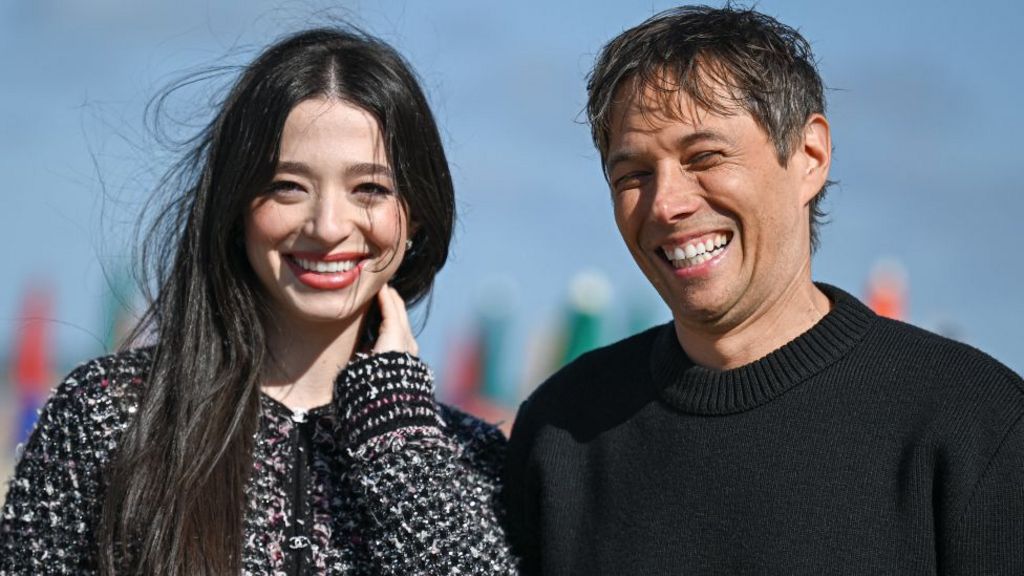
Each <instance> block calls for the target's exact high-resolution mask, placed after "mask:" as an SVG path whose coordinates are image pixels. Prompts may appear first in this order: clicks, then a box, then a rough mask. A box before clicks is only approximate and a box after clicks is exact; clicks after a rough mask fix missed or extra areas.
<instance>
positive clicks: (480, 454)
mask: <svg viewBox="0 0 1024 576" xmlns="http://www.w3.org/2000/svg"><path fill="white" fill-rule="evenodd" d="M438 415H439V416H440V417H441V420H443V421H444V423H445V430H446V431H447V432H448V434H449V435H450V436H451V437H452V439H453V440H454V441H455V443H456V445H457V446H458V447H459V449H460V451H461V453H462V458H463V459H465V460H467V461H469V462H470V463H471V464H472V465H473V466H474V467H477V468H480V469H481V470H482V471H483V472H485V473H487V475H488V476H492V477H496V476H497V475H498V474H499V473H500V471H501V467H502V466H503V465H504V460H505V447H506V444H507V443H508V441H507V440H506V439H505V435H504V434H502V432H501V430H499V429H498V428H497V427H496V426H494V425H493V424H488V423H487V422H484V421H483V420H481V419H479V418H477V417H476V416H473V415H471V414H467V413H466V412H463V411H462V410H459V409H458V408H455V407H453V406H449V405H447V404H443V403H440V402H439V403H438Z"/></svg>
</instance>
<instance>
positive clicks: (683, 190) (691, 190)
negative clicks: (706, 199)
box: [651, 166, 703, 224]
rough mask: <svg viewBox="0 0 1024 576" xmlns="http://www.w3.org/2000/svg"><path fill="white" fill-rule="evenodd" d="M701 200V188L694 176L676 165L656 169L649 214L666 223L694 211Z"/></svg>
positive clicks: (680, 218)
mask: <svg viewBox="0 0 1024 576" xmlns="http://www.w3.org/2000/svg"><path fill="white" fill-rule="evenodd" d="M701 202H703V190H702V188H701V187H700V183H699V182H697V180H696V179H695V178H693V177H692V176H690V175H688V174H686V173H685V172H684V171H683V170H681V169H679V168H678V167H676V166H673V167H671V168H666V169H662V170H658V173H657V174H656V176H655V179H654V190H653V199H652V201H651V214H652V215H653V216H654V218H656V219H657V220H659V221H661V222H664V223H666V224H671V223H674V222H678V221H679V220H682V219H684V218H686V217H687V216H690V215H691V214H693V213H695V212H696V211H697V210H698V209H699V208H700V205H701Z"/></svg>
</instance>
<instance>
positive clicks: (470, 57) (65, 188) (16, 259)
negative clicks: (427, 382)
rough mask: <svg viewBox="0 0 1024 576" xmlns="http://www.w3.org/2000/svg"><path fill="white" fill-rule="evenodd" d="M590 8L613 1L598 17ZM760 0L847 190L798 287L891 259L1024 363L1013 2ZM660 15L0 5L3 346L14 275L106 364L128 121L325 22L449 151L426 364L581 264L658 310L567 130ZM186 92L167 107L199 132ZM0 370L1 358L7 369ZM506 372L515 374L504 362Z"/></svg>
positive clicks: (576, 128)
mask: <svg viewBox="0 0 1024 576" xmlns="http://www.w3.org/2000/svg"><path fill="white" fill-rule="evenodd" d="M605 4H609V5H605ZM894 4H895V3H890V2H880V1H878V2H856V3H846V2H843V3H839V2H835V3H832V2H821V1H817V2H811V1H795V0H794V1H781V0H778V1H762V2H760V3H759V4H758V6H759V9H760V10H761V11H763V12H766V13H769V14H771V15H774V16H777V17H778V18H779V19H781V20H782V21H784V22H786V23H788V24H791V25H793V26H796V27H798V28H799V29H800V30H801V31H802V32H803V33H804V35H805V36H806V37H807V38H808V39H809V40H810V41H811V43H812V44H813V46H814V48H815V52H816V54H817V56H818V58H819V61H820V68H821V72H822V75H823V77H824V78H825V81H826V83H827V84H828V86H829V87H830V92H829V101H830V108H829V118H830V120H831V122H832V129H833V142H834V144H835V157H834V165H833V173H832V176H833V178H834V179H836V180H838V181H839V182H840V184H839V185H838V186H837V187H836V188H835V189H833V190H832V191H831V193H830V199H829V201H828V202H827V208H828V209H829V210H830V211H831V213H832V222H831V223H830V224H829V225H828V226H827V227H826V228H825V229H824V230H823V235H822V248H821V250H820V251H819V252H818V254H817V256H816V258H815V277H816V278H817V279H819V280H824V281H827V282H831V283H834V284H837V285H839V286H841V287H844V288H846V289H848V290H850V291H851V292H854V293H855V294H862V293H863V287H864V285H865V282H866V278H867V276H868V273H869V271H870V270H871V268H872V267H873V266H874V265H875V263H876V262H878V261H879V260H880V259H883V258H892V259H896V260H898V261H899V262H901V263H902V265H903V266H904V267H905V269H906V271H907V274H908V278H909V284H910V309H909V320H910V321H911V322H913V323H915V324H918V325H920V326H922V327H925V328H928V329H933V330H934V329H948V328H949V327H953V328H954V329H955V332H956V334H957V335H958V337H960V338H962V339H964V340H965V341H967V342H969V343H971V344H973V345H975V346H977V347H979V348H982V349H983V350H985V351H987V352H989V353H990V354H992V355H993V356H995V357H996V358H998V359H1000V360H1001V361H1003V362H1004V363H1007V364H1008V365H1010V366H1011V367H1012V368H1014V369H1015V370H1016V371H1018V372H1021V371H1024V322H1022V321H1024V300H1022V299H1021V298H1020V297H1019V296H1018V294H1019V293H1020V292H1021V288H1020V286H1022V285H1024V257H1022V256H1021V254H1020V244H1021V240H1024V232H1022V231H1021V230H1022V229H1021V226H1020V224H1019V222H1018V220H1019V218H1020V215H1021V214H1024V190H1022V187H1024V185H1022V184H1021V180H1020V177H1019V174H1018V173H1019V169H1020V165H1021V160H1022V159H1024V154H1022V152H1024V143H1022V140H1021V137H1020V134H1022V133H1024V113H1022V112H1021V110H1020V107H1019V102H1018V101H1019V94H1020V92H1021V91H1022V82H1024V67H1022V66H1021V65H1020V62H1022V61H1024V44H1022V43H1021V42H1020V41H1019V23H1020V22H1021V21H1022V20H1024V18H1022V17H1024V8H1022V7H1021V4H1019V3H1015V2H1008V1H1006V2H988V3H984V4H980V3H976V4H975V6H977V7H972V6H965V5H963V4H953V3H942V2H924V1H914V2H903V3H899V4H898V5H894ZM669 6H671V4H668V3H663V2H614V3H596V2H564V3H551V2H533V1H525V0H521V1H518V2H506V3H491V2H479V1H477V2H469V1H466V2H454V1H452V2H447V1H435V2H412V1H392V0H382V1H372V2H370V1H367V2H348V3H345V2H335V3H326V2H318V1H304V2H281V1H277V2H274V1H247V2H241V1H224V2H213V1H205V2H204V1H200V0H177V1H175V2H168V1H159V2H158V1H156V0H141V1H140V0H63V1H58V0H33V1H29V0H8V1H6V2H3V3H0V78H2V79H3V80H2V81H0V135H2V136H3V137H2V138H0V169H2V173H3V175H4V179H5V182H6V184H7V186H8V190H7V191H6V192H5V193H4V195H3V198H4V201H3V206H4V208H5V209H4V210H2V211H0V243H2V245H3V246H4V253H5V261H6V270H5V274H4V275H3V280H2V281H0V350H7V349H8V348H9V347H10V342H11V339H12V337H13V330H14V326H15V318H16V317H17V315H18V306H19V302H20V299H21V297H22V295H23V293H24V291H25V290H26V289H27V287H28V286H29V282H31V281H33V280H34V281H37V282H45V283H50V284H51V285H52V286H53V287H54V290H55V295H54V296H55V304H56V309H55V310H54V316H55V322H54V324H53V327H54V332H55V335H56V339H57V343H58V346H59V350H60V355H61V358H62V359H63V361H64V362H73V361H77V360H81V359H85V358H88V357H90V356H94V355H97V354H99V353H101V352H102V351H103V348H102V344H101V342H100V340H101V338H100V333H101V331H102V303H103V298H104V294H105V292H106V291H107V290H108V287H107V281H106V279H105V277H104V270H105V269H106V270H115V269H116V268H117V267H118V266H119V265H121V264H124V263H127V262H128V261H129V258H130V244H131V238H132V236H131V235H132V232H133V228H132V227H133V225H134V223H135V221H136V219H137V217H138V214H139V210H140V208H141V202H142V201H144V200H145V198H147V196H148V193H149V191H150V190H151V189H152V186H153V183H154V179H155V178H156V176H157V175H159V173H160V172H161V170H162V169H163V168H164V167H165V166H166V163H167V160H168V158H169V153H168V151H167V150H164V149H161V148H160V147H159V145H158V143H157V142H155V141H154V139H153V138H152V137H151V135H148V134H147V132H146V127H145V125H144V122H143V120H144V118H143V111H144V108H145V105H146V103H147V102H148V101H149V99H151V98H152V97H153V96H154V95H156V94H157V93H158V92H159V91H160V89H161V88H162V87H163V86H165V85H166V84H167V83H168V82H169V81H171V80H172V79H174V78H175V77H178V76H180V75H181V74H182V73H185V72H190V71H195V70H197V69H201V68H204V67H210V66H217V65H222V64H239V63H244V62H246V61H247V60H249V59H250V58H251V57H252V56H253V54H254V53H255V50H257V49H259V48H260V47H262V46H263V45H265V44H266V43H268V42H270V41H272V40H273V39H275V38H277V37H279V36H280V35H282V34H284V33H287V32H291V31H295V30H298V29H300V28H302V27H305V26H309V25H314V24H323V23H327V22H329V20H330V18H332V17H341V18H346V19H348V20H351V21H353V22H355V23H357V24H360V25H362V26H364V27H366V28H367V29H369V30H370V31H371V32H373V33H375V34H377V35H379V36H381V37H383V38H384V39H385V40H387V41H389V42H391V43H392V44H394V45H395V46H396V47H397V48H398V49H399V50H400V51H402V52H403V53H404V54H405V55H406V56H407V58H408V59H409V60H410V61H411V62H412V63H413V65H414V67H415V68H416V69H417V71H418V73H419V74H420V76H421V77H422V79H423V82H424V85H425V87H426V89H427V91H428V93H429V96H430V98H431V102H432V105H433V106H434V109H435V113H436V114H437V117H438V121H439V123H440V125H441V127H442V131H443V134H444V136H445V141H446V145H447V147H448V153H449V158H450V160H451V163H452V167H453V174H454V176H455V181H456V186H457V194H458V196H459V208H460V211H461V213H460V224H459V227H458V236H457V239H456V244H455V246H454V252H453V255H452V259H451V261H450V264H449V265H448V267H447V268H446V269H445V270H444V272H443V273H442V275H441V276H440V278H439V280H438V284H437V290H436V295H435V298H434V306H433V310H432V313H431V317H430V319H429V322H428V323H427V325H426V328H425V330H424V331H423V333H422V334H421V338H420V340H421V346H422V349H423V351H424V356H425V357H426V358H427V360H428V361H429V362H431V363H432V364H433V365H434V366H435V367H439V368H440V367H443V362H444V359H445V354H446V351H445V344H446V342H448V341H450V339H451V337H452V336H453V335H458V334H460V333H462V332H463V331H465V330H466V329H467V327H468V326H469V325H470V324H471V323H472V321H473V318H474V317H475V314H476V312H477V310H478V308H479V307H480V306H481V305H482V303H483V302H485V301H486V300H487V299H488V297H489V296H488V294H489V293H490V292H492V291H493V290H495V288H493V287H495V286H498V287H501V288H500V290H501V291H502V292H503V293H506V294H510V295H511V304H510V306H511V309H512V311H513V314H514V317H515V322H514V325H513V327H512V333H511V338H510V342H511V345H510V346H511V350H510V356H509V357H510V358H512V359H513V360H512V361H511V364H512V365H516V364H517V363H518V360H516V359H517V358H522V357H523V355H524V354H525V350H526V349H527V347H528V346H527V344H528V342H530V341H533V340H535V339H536V338H537V334H538V333H540V332H542V331H543V330H544V329H545V327H546V326H550V325H551V324H552V323H554V322H556V321H557V320H558V318H559V315H560V314H561V310H562V307H563V305H564V302H565V300H566V298H567V287H568V285H569V283H570V281H571V279H572V278H573V277H574V276H575V275H577V274H578V273H580V272H581V271H586V270H592V271H597V272H599V273H602V274H604V275H605V276H606V277H607V278H608V279H609V282H610V284H611V288H612V299H611V305H610V310H609V318H610V319H609V322H610V325H609V330H608V334H609V335H614V334H616V333H617V332H618V329H617V327H619V326H621V325H622V324H624V323H625V321H624V320H623V318H624V316H625V313H624V310H625V309H626V308H628V307H630V306H634V305H636V302H638V301H639V302H643V303H646V304H647V305H648V306H649V307H650V308H651V309H652V310H653V313H652V314H653V316H652V317H653V318H654V319H655V320H657V319H662V318H663V319H667V318H668V312H667V310H665V309H664V307H663V306H662V305H661V303H660V301H659V300H658V298H657V296H656V294H655V293H654V291H653V290H652V289H651V288H650V287H649V286H647V283H646V281H645V279H644V278H643V276H642V275H641V274H640V272H639V271H638V270H637V269H636V267H635V266H634V264H633V262H632V259H631V258H630V257H629V255H628V253H627V252H626V250H625V248H624V247H623V245H622V242H621V239H620V238H619V236H618V232H617V231H616V229H615V226H614V223H613V221H612V215H611V207H610V202H609V198H608V193H607V190H606V187H605V184H604V181H603V178H602V177H601V172H600V168H599V166H598V161H597V156H596V153H595V152H594V150H593V148H592V146H591V144H590V140H589V132H588V129H587V127H586V126H585V125H584V124H583V123H582V122H581V115H580V111H581V110H582V107H583V104H584V100H585V94H584V76H585V74H586V72H587V70H588V69H589V67H590V65H591V63H592V62H593V58H594V55H595V54H596V53H597V51H598V50H599V48H600V47H601V45H602V44H603V43H604V42H605V41H607V40H608V39H610V38H611V37H612V36H614V35H615V34H617V33H618V32H620V31H622V30H623V29H624V28H626V27H629V26H631V25H633V24H636V23H638V22H640V21H641V20H643V19H644V18H646V17H647V16H649V15H651V14H653V13H654V12H656V11H658V10H660V9H663V8H667V7H669ZM218 85H219V84H218V83H217V82H213V83H210V84H208V85H205V86H204V87H203V88H202V90H205V92H199V93H193V94H191V96H190V97H191V100H183V101H178V102H177V106H176V107H175V108H174V110H175V114H176V118H177V119H178V120H182V121H187V122H193V123H195V124H199V123H201V121H202V120H203V119H204V118H205V117H206V116H205V115H206V114H207V113H208V111H209V108H208V104H209V98H208V95H209V94H212V93H214V89H215V88H216V87H217V86H218ZM0 355H2V354H0ZM513 369H514V368H513Z"/></svg>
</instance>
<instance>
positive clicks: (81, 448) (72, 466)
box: [0, 362, 121, 576]
mask: <svg viewBox="0 0 1024 576" xmlns="http://www.w3.org/2000/svg"><path fill="white" fill-rule="evenodd" d="M106 382H107V380H106V379H105V378H104V376H103V368H102V366H100V364H99V363H98V362H91V363H89V364H85V365H83V366H81V367H79V368H78V369H76V370H75V371H74V372H72V373H71V375H69V376H68V377H67V378H66V379H65V380H64V381H63V382H62V383H61V384H60V386H58V388H57V390H56V391H55V392H54V394H53V396H52V397H51V398H50V400H49V402H47V404H46V406H45V408H44V409H43V410H42V412H41V414H40V416H39V420H38V421H37V423H36V426H35V429H34V430H33V432H32V435H31V437H30V438H29V440H28V442H27V444H26V445H25V448H24V451H23V453H22V454H21V457H20V460H19V462H18V465H17V467H16V469H15V474H14V478H13V480H11V482H10V485H9V489H8V493H7V501H6V503H5V504H4V508H3V515H2V517H0V576H8V575H15V574H18V575H20V574H91V573H93V572H94V570H95V565H94V554H95V548H94V542H95V536H94V531H95V521H96V517H97V514H98V512H99V506H100V501H101V496H102V488H101V470H102V466H103V465H104V464H105V461H106V457H107V453H108V441H109V438H108V437H107V436H108V433H112V432H113V429H114V428H116V427H117V426H118V425H119V423H120V420H121V419H120V417H119V415H118V414H117V413H116V411H115V410H114V408H113V404H112V402H110V401H109V400H110V399H109V397H108V396H105V395H97V394H95V393H94V392H95V391H96V390H99V389H100V387H101V385H102V383H106ZM94 389H95V390H94Z"/></svg>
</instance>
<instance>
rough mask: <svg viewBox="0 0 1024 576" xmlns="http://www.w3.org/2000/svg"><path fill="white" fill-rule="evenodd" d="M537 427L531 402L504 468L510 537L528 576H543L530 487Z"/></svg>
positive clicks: (525, 404) (520, 417) (524, 410)
mask: <svg viewBox="0 0 1024 576" xmlns="http://www.w3.org/2000/svg"><path fill="white" fill-rule="evenodd" d="M534 432H535V430H534V426H533V425H532V419H531V417H530V400H526V401H525V402H523V404H522V405H521V406H520V407H519V412H518V414H517V415H516V420H515V424H514V425H513V427H512V437H511V438H510V440H509V447H508V459H507V461H506V463H505V468H504V481H505V505H506V508H507V510H508V522H507V525H508V533H509V539H510V541H511V542H512V549H513V551H514V553H515V554H516V555H517V556H518V557H519V558H520V559H521V565H520V569H521V571H522V573H523V574H524V575H533V574H540V571H541V570H540V542H539V540H538V539H539V536H540V526H539V525H538V522H537V514H536V509H537V506H538V503H537V501H536V497H535V495H533V490H532V487H531V486H530V481H529V478H530V472H529V468H530V448H531V445H532V443H533V435H534Z"/></svg>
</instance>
